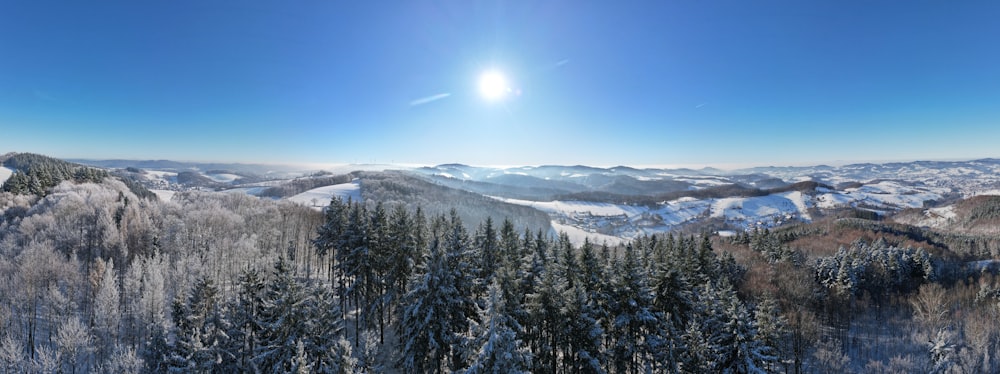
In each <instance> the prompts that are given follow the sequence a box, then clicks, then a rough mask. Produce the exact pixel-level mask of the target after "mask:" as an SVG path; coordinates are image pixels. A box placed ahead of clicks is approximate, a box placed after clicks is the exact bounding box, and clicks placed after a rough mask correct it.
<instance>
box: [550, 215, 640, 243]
mask: <svg viewBox="0 0 1000 374" xmlns="http://www.w3.org/2000/svg"><path fill="white" fill-rule="evenodd" d="M552 229H553V230H555V231H556V232H557V233H562V232H565V233H566V236H569V241H570V242H571V243H573V245H575V246H579V245H582V244H583V241H584V239H588V238H589V239H590V242H591V243H594V244H598V245H600V244H604V243H605V242H607V243H608V245H616V244H621V243H623V242H625V239H622V238H619V237H617V236H611V235H604V234H599V233H596V232H587V231H586V230H584V229H581V228H579V227H574V226H570V225H564V224H561V223H558V222H556V221H552Z"/></svg>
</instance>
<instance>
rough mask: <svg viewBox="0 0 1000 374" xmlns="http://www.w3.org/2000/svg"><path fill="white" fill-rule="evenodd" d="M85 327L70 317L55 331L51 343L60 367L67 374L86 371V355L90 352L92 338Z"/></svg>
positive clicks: (77, 319)
mask: <svg viewBox="0 0 1000 374" xmlns="http://www.w3.org/2000/svg"><path fill="white" fill-rule="evenodd" d="M87 330H88V329H87V326H85V325H84V324H83V322H80V319H79V318H76V317H72V318H70V319H68V320H66V321H65V322H63V323H62V325H60V326H59V329H58V330H57V331H56V336H55V338H54V339H53V342H54V343H55V344H56V347H57V348H58V350H59V357H60V358H61V359H62V365H61V366H62V367H63V369H64V370H66V371H67V372H69V373H76V372H78V371H80V372H86V371H88V368H89V365H88V361H89V360H88V353H89V352H90V350H91V347H92V343H93V337H92V336H91V335H90V332H89V331H87Z"/></svg>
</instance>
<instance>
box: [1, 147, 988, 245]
mask: <svg viewBox="0 0 1000 374" xmlns="http://www.w3.org/2000/svg"><path fill="white" fill-rule="evenodd" d="M120 163H121V164H122V165H126V164H127V163H124V162H120ZM157 165H174V164H173V163H170V162H167V161H162V162H157ZM179 165H181V164H178V165H175V166H178V167H179ZM212 166H215V167H216V168H215V169H212V168H210V167H212ZM223 166H225V167H226V168H223ZM183 167H184V168H162V169H161V168H146V169H143V170H141V172H140V173H139V176H140V179H141V180H143V181H145V182H144V183H146V184H147V187H149V188H151V189H155V190H157V191H158V193H161V194H162V195H168V194H166V193H164V192H165V191H183V190H187V189H198V190H226V191H237V192H243V193H248V194H252V195H257V196H263V195H266V194H267V196H272V197H275V196H286V197H284V198H286V199H289V200H291V201H295V202H299V203H302V204H305V205H308V206H311V207H313V208H317V209H320V208H322V207H323V206H326V205H327V204H328V202H329V200H330V198H331V197H332V196H341V197H344V198H347V197H351V198H352V199H360V198H361V193H360V191H361V188H362V187H361V185H362V184H363V180H362V181H359V180H355V181H353V182H350V183H339V182H333V183H334V184H333V185H329V183H330V182H325V183H327V185H323V184H322V181H323V180H325V179H323V178H330V177H331V176H343V175H346V174H347V173H350V172H351V171H352V170H369V171H373V172H380V171H381V170H391V169H396V170H404V172H405V173H408V174H410V175H414V176H419V177H420V178H422V179H424V180H426V181H428V182H431V183H433V184H435V185H438V186H441V187H442V188H453V189H460V190H465V191H468V192H473V193H476V194H480V195H483V196H489V197H492V198H494V199H497V200H500V201H504V202H507V203H512V204H517V205H522V206H527V207H531V208H534V209H537V210H539V211H541V212H544V213H545V214H546V215H548V216H549V218H550V219H551V227H553V228H554V229H555V230H556V231H557V232H558V231H564V232H566V233H567V234H570V236H571V238H572V239H573V240H574V241H575V242H577V243H579V242H582V240H583V238H585V237H590V238H591V239H592V240H593V241H596V242H601V241H608V242H615V241H621V240H627V239H631V238H635V237H637V236H641V235H645V234H652V233H658V232H665V231H669V230H674V229H677V228H680V227H684V226H687V225H692V224H699V223H702V222H710V223H711V225H712V226H711V227H714V228H720V227H721V228H725V229H732V230H747V229H751V228H753V227H760V226H767V227H770V226H777V225H782V224H786V223H789V222H802V221H810V220H813V219H815V218H816V217H817V216H822V215H824V214H827V213H830V212H833V211H837V210H842V209H861V210H868V211H872V212H876V213H878V214H881V215H892V214H894V213H895V212H898V211H901V210H905V209H913V208H918V209H925V210H926V211H925V213H926V215H927V217H924V218H919V217H917V218H914V220H916V221H919V222H920V223H925V224H931V225H932V224H935V222H936V221H941V222H945V221H947V220H948V219H951V218H953V217H951V215H950V213H949V210H947V209H948V208H947V207H946V205H947V204H948V203H949V202H950V201H955V200H957V199H959V198H962V197H970V196H975V195H983V194H998V193H1000V160H996V159H981V160H972V161H915V162H906V163H886V164H872V163H866V164H852V165H843V166H826V165H819V166H809V167H756V168H747V169H739V170H719V169H712V168H704V169H661V168H633V167H627V166H616V167H611V168H600V167H590V166H581V165H576V166H557V165H542V166H520V167H503V168H501V167H478V166H469V165H462V164H446V165H438V166H430V167H427V166H425V167H415V166H398V165H396V166H394V165H339V166H336V168H335V169H334V170H335V171H326V172H320V173H316V171H315V170H312V171H307V170H303V171H299V172H297V173H296V172H293V171H290V170H288V169H283V170H282V172H283V174H281V175H280V176H279V175H276V174H273V173H271V172H270V170H265V168H258V169H251V168H249V167H247V166H240V167H236V166H233V165H208V164H206V165H198V164H183ZM133 169H134V167H133ZM204 170H209V171H207V172H206V171H204ZM227 170H236V171H233V172H229V171H227ZM253 170H258V171H259V172H260V173H261V174H253ZM181 173H184V174H185V177H186V178H185V181H188V182H187V184H185V181H180V182H179V179H180V178H178V175H179V174H181ZM192 173H193V174H194V175H192ZM7 174H8V175H9V172H8V173H7ZM4 176H5V174H4V173H3V170H0V178H3V177H4ZM190 181H197V182H198V183H194V182H190ZM312 181H315V182H316V183H312ZM803 182H808V183H803ZM294 183H299V184H300V185H308V187H304V188H298V189H291V190H292V191H293V192H291V193H284V194H279V195H273V194H268V192H266V191H267V190H269V189H272V187H281V186H289V185H291V184H294ZM313 186H319V187H318V188H313ZM303 191H304V192H303ZM297 192H300V193H297ZM295 193H297V194H295ZM442 203H446V202H442ZM496 218H497V219H500V217H496ZM918 218H919V219H918Z"/></svg>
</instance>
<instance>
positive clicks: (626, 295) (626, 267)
mask: <svg viewBox="0 0 1000 374" xmlns="http://www.w3.org/2000/svg"><path fill="white" fill-rule="evenodd" d="M639 261H640V259H639V258H637V256H636V251H635V250H634V248H633V247H632V246H631V245H627V246H626V247H625V254H624V258H623V259H622V261H621V262H620V263H619V265H618V266H617V268H616V270H615V273H616V274H615V275H614V291H613V298H614V300H615V301H614V303H613V304H612V305H611V309H610V310H609V312H610V315H611V318H612V322H611V329H610V331H609V333H610V334H611V338H612V339H613V343H612V345H611V356H612V363H613V365H614V367H615V369H616V371H618V372H637V371H639V370H640V369H641V368H643V367H644V366H645V365H646V364H647V363H648V362H649V361H650V359H651V354H652V351H651V349H650V348H651V346H650V344H651V343H655V339H657V338H658V337H659V336H660V332H659V331H658V328H659V317H658V316H657V312H656V311H655V310H653V308H652V304H653V293H652V289H650V287H649V278H648V275H647V273H646V272H645V270H644V269H643V267H642V266H640V262H639Z"/></svg>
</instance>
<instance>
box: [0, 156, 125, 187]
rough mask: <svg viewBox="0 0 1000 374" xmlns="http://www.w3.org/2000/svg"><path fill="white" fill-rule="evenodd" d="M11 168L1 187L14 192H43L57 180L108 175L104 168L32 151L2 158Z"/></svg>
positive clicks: (79, 180)
mask: <svg viewBox="0 0 1000 374" xmlns="http://www.w3.org/2000/svg"><path fill="white" fill-rule="evenodd" d="M3 166H6V167H8V168H11V169H14V170H15V172H14V174H13V175H11V177H10V178H9V179H7V181H6V182H4V184H3V190H4V191H8V192H13V193H15V194H31V195H37V196H44V195H46V194H47V193H48V190H49V189H51V188H52V187H55V186H56V185H58V184H59V183H60V182H62V181H65V180H72V181H75V182H77V183H84V182H93V183H99V182H100V181H102V180H104V178H107V177H108V176H109V174H108V172H106V171H104V170H99V169H95V168H92V167H87V166H83V165H79V164H73V163H69V162H66V161H63V160H59V159H55V158H51V157H48V156H42V155H37V154H33V153H17V154H14V155H11V156H10V157H8V158H7V159H6V160H4V161H3Z"/></svg>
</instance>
